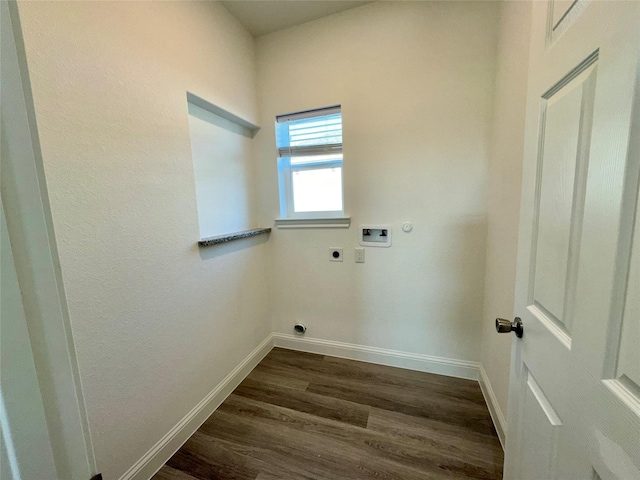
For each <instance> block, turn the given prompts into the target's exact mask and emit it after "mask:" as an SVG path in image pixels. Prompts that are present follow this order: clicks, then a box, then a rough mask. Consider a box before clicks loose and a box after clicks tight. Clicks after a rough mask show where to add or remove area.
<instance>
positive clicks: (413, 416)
mask: <svg viewBox="0 0 640 480" xmlns="http://www.w3.org/2000/svg"><path fill="white" fill-rule="evenodd" d="M502 462H503V453H502V449H501V447H500V443H499V441H498V437H497V435H496V432H495V430H494V428H493V424H492V423H491V418H490V416H489V412H488V410H487V406H486V404H485V402H484V399H483V397H482V393H481V392H480V387H479V386H478V383H477V382H474V381H471V380H462V379H457V378H451V377H444V376H439V375H433V374H429V373H422V372H414V371H411V370H402V369H399V368H392V367H385V366H380V365H373V364H369V363H363V362H355V361H351V360H343V359H339V358H334V357H328V356H323V355H315V354H310V353H302V352H294V351H291V350H285V349H281V348H274V349H273V350H272V351H271V352H270V353H269V354H268V355H267V356H266V357H265V358H264V360H262V362H261V363H260V364H259V365H258V366H257V367H256V368H255V369H254V370H253V371H252V372H251V373H250V374H249V376H248V377H247V378H246V379H245V380H244V381H243V382H242V383H241V384H240V385H239V386H238V388H236V390H235V391H234V392H233V393H232V394H231V395H230V396H229V398H227V400H225V402H224V403H223V404H222V405H221V406H220V407H219V408H218V410H216V411H215V412H214V413H213V414H212V415H211V416H210V417H209V418H208V419H207V421H206V422H205V423H204V424H203V425H202V426H201V427H200V429H198V431H197V432H196V433H194V434H193V435H192V436H191V438H190V439H189V440H188V441H187V442H186V443H185V444H184V445H183V446H182V448H180V450H178V452H176V454H175V455H174V456H173V457H171V459H170V460H169V461H168V462H167V464H166V465H165V466H164V467H162V469H161V470H160V471H159V472H158V473H157V474H156V475H155V476H154V477H153V480H212V479H215V480H227V479H229V480H231V479H234V480H245V479H246V480H275V479H292V480H293V479H331V480H337V479H403V480H408V479H445V478H447V479H463V478H476V479H483V480H485V479H500V478H502Z"/></svg>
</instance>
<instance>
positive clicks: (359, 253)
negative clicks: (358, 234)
mask: <svg viewBox="0 0 640 480" xmlns="http://www.w3.org/2000/svg"><path fill="white" fill-rule="evenodd" d="M356 263H364V248H359V247H356Z"/></svg>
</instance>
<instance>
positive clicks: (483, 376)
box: [478, 364, 507, 450]
mask: <svg viewBox="0 0 640 480" xmlns="http://www.w3.org/2000/svg"><path fill="white" fill-rule="evenodd" d="M478 383H479V384H480V390H482V395H483V396H484V401H485V403H486V404H487V408H489V413H490V414H491V420H493V425H494V426H495V428H496V432H497V433H498V438H499V439H500V445H502V450H504V446H505V445H506V438H505V432H506V431H507V421H506V420H505V418H504V414H503V413H502V409H501V408H500V404H499V403H498V398H497V397H496V394H495V392H494V391H493V387H492V386H491V382H490V381H489V376H488V375H487V371H486V370H485V369H484V365H482V364H480V378H479V379H478Z"/></svg>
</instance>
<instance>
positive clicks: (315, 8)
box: [221, 0, 371, 37]
mask: <svg viewBox="0 0 640 480" xmlns="http://www.w3.org/2000/svg"><path fill="white" fill-rule="evenodd" d="M221 3H222V4H223V5H224V6H225V7H226V9H227V10H229V12H230V13H231V15H233V16H234V17H235V18H236V20H238V21H239V22H240V23H241V24H242V25H243V26H244V27H245V28H246V29H247V30H248V31H249V33H251V35H253V36H254V37H260V36H261V35H266V34H267V33H272V32H275V31H277V30H282V29H283V28H289V27H293V26H294V25H300V24H301V23H305V22H310V21H311V20H317V19H318V18H322V17H326V16H327V15H332V14H334V13H338V12H342V11H343V10H348V9H350V8H353V7H358V6H360V5H364V4H365V3H371V2H370V1H364V2H362V1H361V2H354V1H336V0H333V1H326V0H226V1H222V2H221Z"/></svg>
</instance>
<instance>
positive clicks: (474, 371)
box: [273, 333, 480, 380]
mask: <svg viewBox="0 0 640 480" xmlns="http://www.w3.org/2000/svg"><path fill="white" fill-rule="evenodd" d="M273 342H274V346H276V347H282V348H288V349H290V350H299V351H302V352H309V353H318V354H320V355H330V356H332V357H339V358H347V359H350V360H360V361H363V362H369V363H376V364H378V365H388V366H390V367H399V368H406V369H408V370H417V371H420V372H428V373H437V374H438V375H446V376H448V377H457V378H466V379H469V380H478V374H479V371H480V364H479V363H478V362H471V361H467V360H456V359H453V358H444V357H435V356H432V355H423V354H420V353H408V352H400V351H398V350H388V349H386V348H377V347H369V346H366V345H355V344H352V343H343V342H334V341H331V340H322V339H319V338H308V337H297V336H294V335H289V334H283V333H274V334H273Z"/></svg>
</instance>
